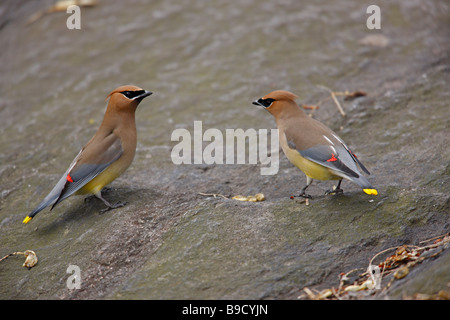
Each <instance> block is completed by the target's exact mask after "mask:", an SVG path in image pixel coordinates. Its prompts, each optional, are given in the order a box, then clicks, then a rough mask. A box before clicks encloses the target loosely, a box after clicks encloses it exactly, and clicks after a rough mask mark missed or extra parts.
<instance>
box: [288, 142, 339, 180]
mask: <svg viewBox="0 0 450 320" xmlns="http://www.w3.org/2000/svg"><path fill="white" fill-rule="evenodd" d="M286 149H287V150H285V148H283V151H284V153H285V154H286V156H287V158H288V159H289V161H290V162H291V163H292V164H293V165H294V166H296V167H297V168H299V169H300V170H302V171H303V172H304V173H305V174H306V175H307V176H308V177H310V178H311V179H316V180H340V179H342V177H340V176H337V175H335V174H334V173H333V172H332V171H331V170H330V169H328V168H326V167H324V166H321V165H320V164H317V163H315V162H312V161H310V160H308V159H305V158H303V157H302V156H301V155H300V153H298V151H296V150H292V149H290V148H286Z"/></svg>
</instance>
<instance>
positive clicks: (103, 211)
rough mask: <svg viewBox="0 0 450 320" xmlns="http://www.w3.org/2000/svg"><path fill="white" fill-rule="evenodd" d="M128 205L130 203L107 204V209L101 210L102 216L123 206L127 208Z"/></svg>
mask: <svg viewBox="0 0 450 320" xmlns="http://www.w3.org/2000/svg"><path fill="white" fill-rule="evenodd" d="M127 204H128V202H122V201H119V202H117V203H115V204H107V207H106V208H105V209H102V210H100V214H102V213H105V212H107V211H109V210H112V209H117V208H121V207H123V206H126V205H127Z"/></svg>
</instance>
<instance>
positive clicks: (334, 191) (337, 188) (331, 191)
mask: <svg viewBox="0 0 450 320" xmlns="http://www.w3.org/2000/svg"><path fill="white" fill-rule="evenodd" d="M341 182H342V179H341V180H339V182H338V184H337V186H336V189H331V190H327V191H325V194H338V193H344V190H342V189H341Z"/></svg>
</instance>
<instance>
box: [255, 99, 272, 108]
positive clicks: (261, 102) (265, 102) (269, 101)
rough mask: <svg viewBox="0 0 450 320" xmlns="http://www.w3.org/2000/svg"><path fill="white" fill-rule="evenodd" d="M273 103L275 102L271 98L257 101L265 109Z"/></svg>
mask: <svg viewBox="0 0 450 320" xmlns="http://www.w3.org/2000/svg"><path fill="white" fill-rule="evenodd" d="M274 101H275V100H274V99H272V98H267V99H262V98H261V99H259V100H258V102H259V103H260V104H261V105H263V106H264V107H265V108H268V107H270V106H271V105H272V103H273V102H274Z"/></svg>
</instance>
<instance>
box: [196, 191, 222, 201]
mask: <svg viewBox="0 0 450 320" xmlns="http://www.w3.org/2000/svg"><path fill="white" fill-rule="evenodd" d="M198 194H199V195H201V196H205V197H214V198H217V197H222V198H224V199H228V197H226V196H224V195H222V194H218V193H203V192H199V193H198Z"/></svg>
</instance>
